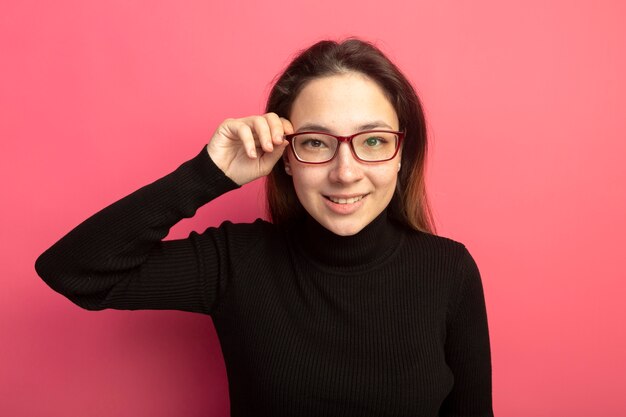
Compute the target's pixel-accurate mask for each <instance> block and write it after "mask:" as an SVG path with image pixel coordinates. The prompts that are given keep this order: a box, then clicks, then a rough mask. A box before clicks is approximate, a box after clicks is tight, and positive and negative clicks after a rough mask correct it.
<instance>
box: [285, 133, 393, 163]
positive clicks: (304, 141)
mask: <svg viewBox="0 0 626 417" xmlns="http://www.w3.org/2000/svg"><path fill="white" fill-rule="evenodd" d="M285 139H286V140H287V141H288V142H289V143H290V144H291V150H292V151H293V154H294V155H295V157H296V159H297V160H298V161H300V162H304V163H307V164H323V163H325V162H328V161H330V160H332V159H333V158H334V157H335V156H336V155H337V151H338V150H339V144H340V143H341V142H347V143H348V144H350V149H351V150H352V155H354V157H355V158H356V159H357V160H359V161H362V162H384V161H389V160H390V159H393V158H394V157H395V156H396V154H397V153H398V149H400V144H401V143H402V140H403V139H404V132H396V131H392V130H367V131H364V132H359V133H355V134H354V135H350V136H337V135H331V134H330V133H322V132H298V133H293V134H291V135H285Z"/></svg>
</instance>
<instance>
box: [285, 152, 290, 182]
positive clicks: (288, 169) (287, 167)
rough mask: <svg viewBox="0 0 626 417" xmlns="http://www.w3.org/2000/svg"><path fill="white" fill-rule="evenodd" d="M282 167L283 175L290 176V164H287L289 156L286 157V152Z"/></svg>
mask: <svg viewBox="0 0 626 417" xmlns="http://www.w3.org/2000/svg"><path fill="white" fill-rule="evenodd" d="M283 165H284V166H285V173H286V174H287V175H289V176H291V163H290V162H289V155H287V152H285V153H284V154H283Z"/></svg>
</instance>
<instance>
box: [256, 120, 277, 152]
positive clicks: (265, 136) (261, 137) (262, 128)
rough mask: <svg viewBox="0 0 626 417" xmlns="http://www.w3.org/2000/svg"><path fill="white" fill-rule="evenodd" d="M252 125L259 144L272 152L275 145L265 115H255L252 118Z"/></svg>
mask: <svg viewBox="0 0 626 417" xmlns="http://www.w3.org/2000/svg"><path fill="white" fill-rule="evenodd" d="M252 126H253V128H254V133H255V134H256V137H257V139H258V141H259V144H260V145H261V149H263V151H264V152H272V150H274V146H273V145H272V135H271V132H270V127H269V125H268V124H267V120H266V119H265V118H264V117H263V116H254V117H253V118H252Z"/></svg>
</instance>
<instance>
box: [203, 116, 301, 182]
mask: <svg viewBox="0 0 626 417" xmlns="http://www.w3.org/2000/svg"><path fill="white" fill-rule="evenodd" d="M290 133H293V126H292V125H291V123H290V122H289V120H287V119H283V118H280V117H278V115H277V114H276V113H267V114H264V115H261V116H250V117H243V118H241V119H226V120H224V121H223V122H222V123H221V124H220V125H219V127H218V128H217V130H216V131H215V133H214V134H213V137H212V138H211V141H210V142H209V144H208V145H207V152H208V153H209V156H210V157H211V159H212V160H213V162H214V163H215V164H216V165H217V166H218V168H220V169H221V170H222V171H223V172H224V173H225V174H226V175H227V176H228V177H229V178H230V179H231V180H233V181H234V182H236V183H237V184H239V185H243V184H246V183H248V182H250V181H253V180H255V179H257V178H260V177H262V176H265V175H267V174H269V173H270V171H271V170H272V168H273V167H274V165H275V164H276V162H278V160H279V159H280V157H281V156H282V154H283V152H284V150H285V148H286V147H287V146H288V143H287V141H286V140H284V139H283V135H287V134H290Z"/></svg>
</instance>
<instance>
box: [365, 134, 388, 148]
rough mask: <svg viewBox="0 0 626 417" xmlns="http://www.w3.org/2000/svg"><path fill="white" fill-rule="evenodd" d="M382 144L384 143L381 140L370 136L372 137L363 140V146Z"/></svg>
mask: <svg viewBox="0 0 626 417" xmlns="http://www.w3.org/2000/svg"><path fill="white" fill-rule="evenodd" d="M382 143H384V140H383V138H380V137H376V136H372V137H369V138H367V139H365V144H366V145H367V146H377V145H380V144H382Z"/></svg>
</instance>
